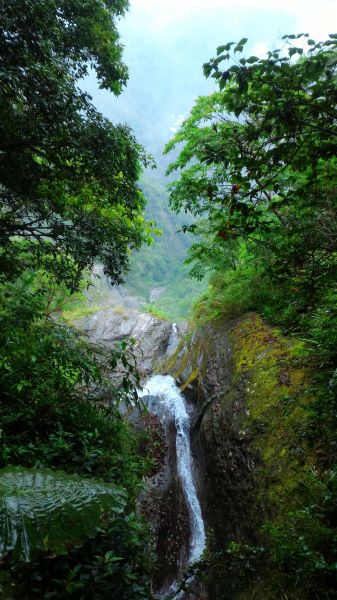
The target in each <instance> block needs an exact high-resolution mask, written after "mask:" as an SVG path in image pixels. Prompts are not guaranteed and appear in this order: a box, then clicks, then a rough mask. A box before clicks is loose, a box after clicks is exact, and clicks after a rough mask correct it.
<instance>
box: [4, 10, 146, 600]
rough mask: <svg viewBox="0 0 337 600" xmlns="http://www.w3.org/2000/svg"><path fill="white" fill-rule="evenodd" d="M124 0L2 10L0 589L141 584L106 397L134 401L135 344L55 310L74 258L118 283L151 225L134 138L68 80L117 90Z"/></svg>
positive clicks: (114, 418) (114, 409)
mask: <svg viewBox="0 0 337 600" xmlns="http://www.w3.org/2000/svg"><path fill="white" fill-rule="evenodd" d="M127 7H128V5H127V2H126V1H124V0H120V1H117V2H116V1H113V2H112V1H109V0H106V1H105V2H101V1H100V0H86V1H85V2H82V1H79V0H72V1H68V0H67V1H65V2H63V1H56V0H50V1H48V2H46V1H44V0H25V1H24V2H17V1H16V0H10V1H9V2H6V3H2V5H1V8H0V19H1V29H0V31H1V37H0V50H1V58H0V77H1V91H0V116H1V118H0V122H1V125H0V129H1V135H0V137H1V142H0V156H1V164H0V237H1V254H0V256H1V261H0V263H1V264H0V267H1V273H0V306H1V309H0V322H1V334H0V337H1V344H0V345H1V356H0V374H1V404H0V429H1V439H0V467H1V468H2V470H1V486H0V503H1V506H2V511H1V519H0V538H1V544H0V553H1V566H2V569H1V576H0V595H1V597H3V598H13V599H14V598H22V599H27V598H70V597H73V598H116V599H117V598H118V599H121V598H130V599H131V598H132V599H134V598H149V597H150V591H149V569H150V565H151V551H150V546H149V544H148V542H147V534H146V530H145V528H144V526H143V524H142V522H141V520H140V518H139V517H138V516H136V515H135V512H134V511H135V500H136V498H137V496H138V494H139V489H140V482H141V476H142V474H143V472H144V461H143V460H142V459H141V458H139V456H138V454H137V450H138V447H137V445H138V442H137V440H136V439H135V437H134V436H133V434H132V432H131V431H130V429H129V427H128V426H127V424H126V423H125V422H124V420H123V419H122V418H121V416H120V412H119V410H118V407H119V404H120V403H121V402H123V403H126V404H128V403H130V401H131V399H132V400H135V399H136V395H135V387H136V385H137V383H138V378H137V372H136V369H135V365H134V360H133V356H132V349H130V348H128V347H127V346H126V344H123V345H121V346H120V347H116V349H115V351H113V352H110V353H104V352H102V350H100V349H99V348H94V347H92V346H89V345H87V344H86V343H85V342H83V340H81V339H80V337H79V336H78V334H77V333H76V332H75V331H74V330H73V329H71V328H70V327H68V326H66V324H65V323H64V322H63V321H62V320H61V319H60V317H59V315H60V308H61V307H62V306H63V305H64V302H65V300H66V299H67V298H68V299H69V295H70V294H71V293H72V292H73V291H74V290H78V289H79V287H80V285H82V283H81V282H83V272H84V269H90V267H91V266H92V264H93V261H94V260H96V259H99V260H100V261H101V262H102V263H103V265H104V270H105V272H106V273H107V274H108V275H109V276H110V278H111V280H112V281H113V282H117V281H120V280H121V278H122V275H123V272H125V270H126V269H127V266H128V261H129V254H130V249H132V248H133V247H138V246H139V245H140V243H141V242H142V240H143V239H145V238H146V237H147V233H146V226H145V224H144V219H143V216H142V211H143V207H144V199H143V195H142V193H141V191H140V188H139V187H138V183H137V181H138V177H139V174H140V170H141V166H142V163H143V162H144V160H145V154H144V151H143V149H142V148H141V147H140V146H139V145H138V144H137V142H136V141H135V139H134V137H133V135H132V132H131V131H130V130H129V128H128V127H127V126H125V125H123V126H119V125H112V123H110V122H109V121H108V120H107V119H105V118H103V116H102V115H101V114H99V113H98V112H97V110H96V109H95V108H94V106H93V105H92V104H91V99H90V97H89V96H88V95H87V94H85V93H83V92H82V91H81V89H80V88H79V81H80V80H81V79H83V77H84V76H85V75H86V73H87V72H88V70H89V69H93V70H94V71H95V72H96V75H97V78H98V80H99V83H100V85H101V87H104V88H107V89H109V90H111V91H112V92H114V93H115V94H119V93H120V91H121V89H122V87H123V86H124V85H125V82H126V79H127V69H126V67H125V65H124V64H123V62H122V60H121V46H120V44H119V41H118V32H117V29H116V21H117V19H118V18H119V17H120V16H121V15H123V14H124V12H125V11H126V9H127ZM116 370H117V371H118V375H117V374H116ZM114 381H115V383H114ZM116 382H118V384H117V383H116Z"/></svg>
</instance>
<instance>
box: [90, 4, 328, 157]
mask: <svg viewBox="0 0 337 600" xmlns="http://www.w3.org/2000/svg"><path fill="white" fill-rule="evenodd" d="M130 4H131V6H130V11H129V13H128V14H127V16H126V17H125V18H124V19H122V20H121V21H120V25H119V30H120V33H121V39H122V43H123V45H124V46H125V55H124V56H125V62H126V63H127V65H128V66H129V71H130V79H129V82H128V85H127V88H126V90H125V91H124V92H123V94H122V95H121V96H120V97H119V98H117V99H116V98H114V97H113V96H112V94H111V93H109V92H106V91H104V90H98V89H97V86H96V84H95V80H94V78H93V77H90V78H89V79H88V80H87V82H86V87H87V89H88V91H90V93H92V95H93V97H94V103H95V105H96V106H97V108H98V109H99V110H100V111H101V112H103V113H104V114H105V115H106V116H108V117H109V118H110V119H111V120H112V121H115V122H127V123H129V124H130V125H131V127H132V128H133V129H134V131H135V133H136V135H137V138H138V139H139V141H140V142H141V143H142V144H143V145H144V146H145V147H146V149H147V150H148V151H149V152H151V153H153V154H154V155H155V156H156V158H157V159H159V160H160V157H161V154H162V147H163V144H164V143H165V142H166V141H167V140H168V139H169V138H170V137H171V136H172V131H173V130H174V128H175V127H176V126H177V123H179V120H181V118H183V117H184V116H186V115H187V114H188V112H189V110H190V108H191V106H192V104H193V101H194V99H195V98H196V97H197V96H199V95H201V94H206V93H209V92H211V91H212V90H213V89H215V87H214V83H213V80H206V79H205V78H204V76H203V73H202V64H203V63H204V62H206V61H207V60H208V59H209V58H211V57H213V56H214V55H215V52H216V47H217V46H218V45H220V44H223V43H226V42H227V41H232V40H233V41H238V40H239V39H240V38H242V37H248V40H249V41H248V44H247V50H248V51H250V52H252V53H254V54H258V55H259V54H260V55H261V54H263V53H264V52H266V50H267V49H273V48H279V47H280V44H282V42H281V37H282V35H285V34H286V33H298V32H300V31H306V32H308V33H310V35H311V37H314V39H316V40H317V41H318V40H319V39H323V38H325V37H326V36H327V34H328V33H329V32H330V28H331V27H332V28H333V24H334V23H336V22H337V3H336V2H335V0H322V1H321V2H320V3H319V10H318V9H317V3H314V2H310V1H305V0H282V1H281V0H255V1H253V2H251V1H249V0H170V1H163V0H131V3H130Z"/></svg>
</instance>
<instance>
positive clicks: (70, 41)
mask: <svg viewBox="0 0 337 600" xmlns="http://www.w3.org/2000/svg"><path fill="white" fill-rule="evenodd" d="M126 8H127V3H126V2H125V1H124V0H119V1H118V2H110V1H106V2H99V1H98V0H86V2H85V3H84V4H83V2H79V1H78V0H77V1H76V0H74V1H72V2H65V1H62V2H56V1H55V0H50V1H49V2H44V1H42V0H39V1H37V2H32V1H31V0H25V1H24V2H17V0H10V2H6V4H4V5H3V6H2V7H1V22H2V34H1V40H0V50H1V52H0V54H1V62H0V68H1V80H2V85H1V95H0V115H1V119H0V120H1V126H0V128H1V129H0V137H1V145H0V150H1V165H0V182H1V194H0V202H1V217H0V218H1V221H0V223H1V225H0V239H1V244H2V251H1V271H3V272H4V273H6V274H7V276H13V275H15V274H18V273H19V272H21V271H22V269H23V268H25V267H27V266H29V267H34V266H36V265H38V266H39V267H40V266H43V267H44V268H45V269H47V270H50V271H52V272H53V273H54V274H55V275H56V277H57V279H58V281H65V282H66V283H67V285H68V286H69V287H71V288H72V289H77V288H78V285H79V281H80V278H81V272H82V270H83V269H84V268H85V267H90V266H92V264H93V261H94V259H95V258H96V257H99V258H100V260H101V261H102V262H103V264H104V266H105V269H106V272H107V273H108V274H109V275H110V277H111V278H112V280H113V281H115V282H116V281H121V273H122V272H123V271H124V270H125V269H126V267H127V263H128V251H129V248H132V247H138V246H139V245H140V243H141V241H142V240H143V239H144V222H143V217H142V214H141V213H142V210H143V208H144V199H143V196H142V194H141V192H140V189H139V188H138V185H137V179H138V176H139V172H140V164H141V162H143V161H144V160H145V154H144V151H143V149H142V148H141V147H140V146H139V145H138V144H137V143H136V141H135V139H134V137H133V135H132V132H131V131H130V129H129V128H128V127H127V126H126V125H116V126H115V125H112V123H111V122H109V121H108V120H107V119H105V118H103V116H102V115H101V114H100V113H98V112H97V110H96V109H95V108H94V107H93V105H92V104H91V98H90V97H89V96H88V95H87V94H85V93H84V92H82V91H81V90H80V89H79V88H78V87H77V82H78V81H79V80H80V79H82V78H83V77H84V76H85V75H86V74H87V73H88V70H89V67H90V68H92V69H95V71H96V73H97V77H98V79H99V81H100V84H101V86H102V87H105V88H108V89H111V90H112V91H113V92H114V93H115V94H118V93H120V91H121V89H122V86H123V85H124V84H125V82H126V77H127V70H126V67H125V66H124V64H123V63H122V61H121V46H120V45H119V42H118V33H117V30H116V26H115V21H116V19H117V18H118V17H119V16H120V15H122V14H124V12H125V10H126ZM18 173H19V174H20V176H19V177H18Z"/></svg>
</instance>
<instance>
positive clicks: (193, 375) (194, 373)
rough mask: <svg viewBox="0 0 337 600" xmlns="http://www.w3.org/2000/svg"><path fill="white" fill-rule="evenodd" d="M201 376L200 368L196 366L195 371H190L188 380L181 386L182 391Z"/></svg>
mask: <svg viewBox="0 0 337 600" xmlns="http://www.w3.org/2000/svg"><path fill="white" fill-rule="evenodd" d="M198 376H199V368H198V367H196V368H195V369H193V371H192V372H191V373H190V375H189V376H188V378H187V379H186V381H185V382H184V383H183V384H182V385H181V386H180V389H181V391H182V392H183V391H184V390H185V389H186V388H187V386H188V385H190V384H191V383H193V382H194V381H196V379H197V378H198Z"/></svg>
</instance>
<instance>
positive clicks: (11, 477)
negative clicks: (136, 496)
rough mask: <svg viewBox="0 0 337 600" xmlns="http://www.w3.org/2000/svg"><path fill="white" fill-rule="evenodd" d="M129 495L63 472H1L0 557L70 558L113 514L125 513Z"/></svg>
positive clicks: (120, 489)
mask: <svg viewBox="0 0 337 600" xmlns="http://www.w3.org/2000/svg"><path fill="white" fill-rule="evenodd" d="M125 503H126V494H125V491H124V490H123V489H122V488H118V487H117V486H114V485H111V484H105V483H100V482H98V481H95V480H91V479H84V478H81V477H78V476H76V475H68V474H66V473H64V472H63V471H53V470H50V469H43V470H36V469H25V468H24V467H6V468H5V469H1V470H0V557H1V556H5V555H6V554H8V552H11V551H13V557H14V558H15V559H16V560H21V561H27V562H28V561H30V560H32V559H33V558H34V556H36V555H37V554H38V553H39V552H40V551H41V550H42V551H45V552H49V553H51V554H64V553H66V552H68V551H69V550H70V549H71V548H73V547H79V546H81V545H82V544H83V543H84V542H85V541H86V539H88V538H89V537H94V536H95V535H96V534H97V533H98V532H99V530H100V529H101V528H102V519H103V517H104V514H105V513H107V512H111V511H112V512H123V509H124V506H125Z"/></svg>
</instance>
